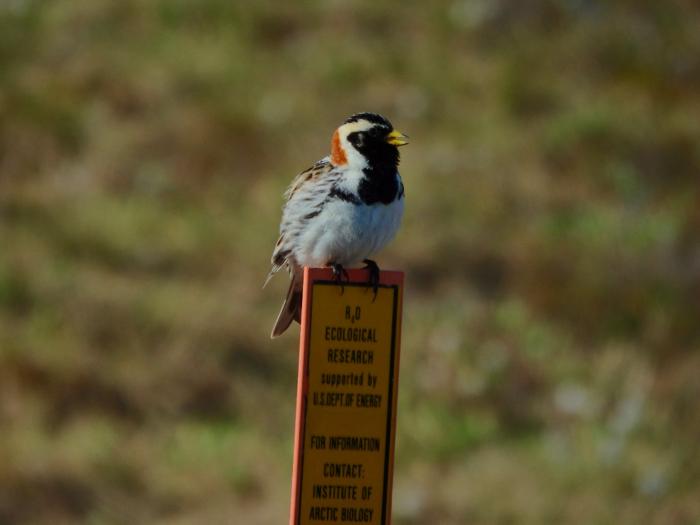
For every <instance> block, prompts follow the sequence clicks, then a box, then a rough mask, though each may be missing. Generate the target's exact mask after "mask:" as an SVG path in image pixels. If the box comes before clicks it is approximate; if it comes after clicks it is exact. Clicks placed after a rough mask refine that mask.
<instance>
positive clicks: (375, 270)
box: [362, 259, 379, 302]
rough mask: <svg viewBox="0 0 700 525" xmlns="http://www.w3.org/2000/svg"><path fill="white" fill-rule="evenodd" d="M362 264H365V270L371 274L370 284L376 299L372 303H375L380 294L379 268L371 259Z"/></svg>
mask: <svg viewBox="0 0 700 525" xmlns="http://www.w3.org/2000/svg"><path fill="white" fill-rule="evenodd" d="M362 262H363V263H365V267H364V269H365V270H367V271H368V272H369V281H368V284H369V286H371V287H372V290H373V291H374V297H373V298H372V302H374V301H376V300H377V292H379V266H377V263H376V262H374V261H373V260H371V259H365V260H363V261H362Z"/></svg>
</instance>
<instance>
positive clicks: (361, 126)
mask: <svg viewBox="0 0 700 525" xmlns="http://www.w3.org/2000/svg"><path fill="white" fill-rule="evenodd" d="M372 126H373V124H371V123H370V122H367V121H366V120H359V121H357V122H348V123H347V124H343V125H342V126H340V127H339V128H338V135H339V136H340V144H341V145H342V146H343V149H344V150H345V156H346V157H347V159H348V165H349V166H350V167H352V168H356V169H359V170H362V169H363V168H366V167H367V160H366V159H365V157H364V156H363V155H362V154H361V153H360V152H359V151H357V150H356V149H355V146H353V145H352V144H350V141H349V140H348V135H350V133H357V132H359V131H367V130H369V129H371V128H372Z"/></svg>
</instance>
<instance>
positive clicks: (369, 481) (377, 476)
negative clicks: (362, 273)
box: [299, 283, 398, 524]
mask: <svg viewBox="0 0 700 525" xmlns="http://www.w3.org/2000/svg"><path fill="white" fill-rule="evenodd" d="M312 294H313V302H312V305H313V306H312V311H311V326H310V338H309V357H308V359H309V361H308V391H307V399H306V424H305V431H304V459H303V466H302V468H303V474H302V486H301V506H300V516H299V517H300V519H301V523H304V524H307V523H308V524H313V523H341V524H357V523H362V524H381V523H384V519H385V517H384V515H383V514H384V512H385V509H386V507H385V501H386V497H387V494H386V490H387V482H388V476H390V472H389V465H388V462H389V454H388V450H387V447H388V446H390V442H389V440H390V439H391V436H392V435H393V428H392V425H393V417H392V416H393V414H392V409H393V405H392V403H393V401H392V396H393V395H395V393H394V392H393V388H394V381H393V375H394V373H395V364H396V363H395V351H394V350H395V348H394V346H395V344H396V343H395V337H396V326H395V319H396V317H395V316H396V312H395V308H396V304H397V299H398V297H397V294H398V287H395V286H391V287H380V288H379V291H378V295H377V297H376V300H373V298H374V293H373V291H372V290H371V289H368V288H367V287H366V286H364V285H362V286H357V285H345V287H344V292H343V293H342V294H341V289H340V287H339V286H336V285H331V284H324V283H316V284H314V286H313V292H312Z"/></svg>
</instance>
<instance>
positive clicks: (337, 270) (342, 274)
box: [328, 262, 350, 295]
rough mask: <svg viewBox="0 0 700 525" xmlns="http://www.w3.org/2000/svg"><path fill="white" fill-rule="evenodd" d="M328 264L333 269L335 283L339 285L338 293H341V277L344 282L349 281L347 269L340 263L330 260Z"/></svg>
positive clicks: (342, 288) (342, 287)
mask: <svg viewBox="0 0 700 525" xmlns="http://www.w3.org/2000/svg"><path fill="white" fill-rule="evenodd" d="M328 266H330V267H331V270H332V271H333V278H334V279H335V282H336V284H339V285H340V295H343V294H344V293H345V286H343V278H345V282H347V283H349V282H350V275H349V274H348V271H347V270H346V269H345V268H344V267H343V265H342V264H340V263H336V262H332V263H329V264H328Z"/></svg>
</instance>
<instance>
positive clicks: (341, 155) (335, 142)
mask: <svg viewBox="0 0 700 525" xmlns="http://www.w3.org/2000/svg"><path fill="white" fill-rule="evenodd" d="M331 162H332V163H333V164H334V165H335V166H341V165H343V164H347V163H348V158H347V157H346V156H345V150H344V149H343V146H342V145H341V144H340V135H339V134H338V130H337V129H336V130H335V133H333V139H332V140H331Z"/></svg>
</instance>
